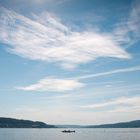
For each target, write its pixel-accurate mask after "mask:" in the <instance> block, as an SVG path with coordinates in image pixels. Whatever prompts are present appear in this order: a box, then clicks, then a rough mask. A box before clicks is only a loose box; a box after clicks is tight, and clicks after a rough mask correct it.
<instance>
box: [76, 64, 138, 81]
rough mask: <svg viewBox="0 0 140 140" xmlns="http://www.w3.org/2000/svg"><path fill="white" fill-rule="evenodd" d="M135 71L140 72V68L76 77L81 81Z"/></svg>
mask: <svg viewBox="0 0 140 140" xmlns="http://www.w3.org/2000/svg"><path fill="white" fill-rule="evenodd" d="M134 71H140V66H134V67H129V68H122V69H115V70H111V71H107V72H101V73H95V74H88V75H84V76H79V77H76V78H75V79H79V80H80V79H87V78H94V77H102V76H107V75H112V74H117V73H127V72H134ZM73 79H74V78H73Z"/></svg>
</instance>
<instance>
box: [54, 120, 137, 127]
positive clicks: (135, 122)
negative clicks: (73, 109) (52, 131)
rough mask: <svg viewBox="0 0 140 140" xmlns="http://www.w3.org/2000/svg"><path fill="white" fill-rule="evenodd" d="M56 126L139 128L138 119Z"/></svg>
mask: <svg viewBox="0 0 140 140" xmlns="http://www.w3.org/2000/svg"><path fill="white" fill-rule="evenodd" d="M56 126H57V127H58V128H140V120H136V121H131V122H120V123H114V124H102V125H87V126H86V125H56Z"/></svg>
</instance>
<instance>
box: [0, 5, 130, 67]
mask: <svg viewBox="0 0 140 140" xmlns="http://www.w3.org/2000/svg"><path fill="white" fill-rule="evenodd" d="M0 24H1V26H0V32H1V34H0V42H3V43H5V44H8V45H9V46H10V47H9V48H8V49H7V50H8V51H9V52H10V53H13V54H16V55H18V56H21V57H24V58H27V59H30V60H40V61H46V62H49V63H55V64H56V65H60V66H62V67H64V68H74V67H76V66H77V65H79V64H83V63H88V62H90V61H94V60H95V59H97V58H99V57H114V58H119V59H129V58H131V55H130V54H129V53H127V52H126V51H125V50H124V49H122V48H121V46H120V43H119V42H118V41H117V40H116V39H114V36H112V35H113V34H112V33H101V32H94V31H91V32H89V31H83V32H76V31H72V30H71V29H70V28H69V27H67V26H66V25H64V24H63V23H62V22H61V20H60V19H58V18H57V17H55V16H54V15H52V14H50V13H48V12H44V13H42V14H41V15H39V16H37V15H33V16H32V18H27V17H25V16H22V15H20V14H18V13H16V12H14V11H12V10H7V9H6V8H3V7H1V8H0Z"/></svg>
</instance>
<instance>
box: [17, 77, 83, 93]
mask: <svg viewBox="0 0 140 140" xmlns="http://www.w3.org/2000/svg"><path fill="white" fill-rule="evenodd" d="M83 86H84V84H83V83H80V82H79V81H77V80H69V79H56V78H44V79H41V80H40V81H38V82H36V83H35V84H32V85H29V86H22V87H17V89H20V90H24V91H55V92H63V91H69V90H74V89H77V88H80V87H83Z"/></svg>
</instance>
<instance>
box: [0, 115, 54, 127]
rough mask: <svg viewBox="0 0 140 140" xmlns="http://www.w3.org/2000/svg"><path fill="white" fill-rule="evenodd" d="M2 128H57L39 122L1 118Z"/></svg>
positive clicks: (0, 124)
mask: <svg viewBox="0 0 140 140" xmlns="http://www.w3.org/2000/svg"><path fill="white" fill-rule="evenodd" d="M0 128H56V127H55V126H54V125H49V124H46V123H43V122H39V121H30V120H19V119H13V118H3V117H0Z"/></svg>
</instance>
